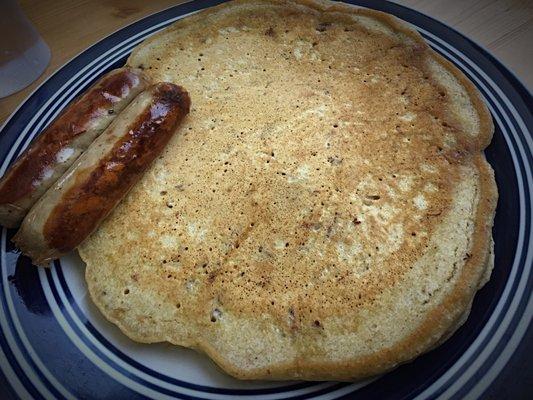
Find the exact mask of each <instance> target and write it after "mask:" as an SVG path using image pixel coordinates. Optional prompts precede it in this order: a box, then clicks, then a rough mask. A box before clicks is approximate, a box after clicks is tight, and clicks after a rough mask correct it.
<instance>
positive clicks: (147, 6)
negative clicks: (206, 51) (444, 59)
mask: <svg viewBox="0 0 533 400" xmlns="http://www.w3.org/2000/svg"><path fill="white" fill-rule="evenodd" d="M0 1H1V0H0ZM182 2H183V1H182V0H152V1H146V0H19V3H20V4H21V6H22V8H23V10H24V12H25V13H26V15H27V16H28V18H29V19H30V20H31V21H32V22H33V24H34V25H35V27H36V28H37V30H38V31H39V32H40V34H41V36H42V37H43V38H44V40H45V41H46V43H47V44H48V46H50V49H51V51H52V59H51V62H50V65H49V66H48V67H47V68H46V70H45V72H44V74H43V75H42V76H41V77H40V78H39V79H38V80H37V81H36V82H34V83H33V84H32V85H30V86H29V87H27V88H26V89H24V90H22V91H20V92H18V93H15V94H13V95H11V96H8V97H6V98H4V99H0V123H2V122H3V121H4V120H5V119H6V118H7V117H8V116H9V115H10V114H11V113H12V112H13V110H14V109H15V108H16V107H17V106H18V105H19V104H20V103H21V102H22V101H23V100H24V99H25V98H26V97H27V96H28V95H29V94H30V93H31V92H32V91H33V90H34V89H35V88H36V87H37V86H38V85H39V84H40V83H41V82H42V81H43V80H44V79H46V78H47V77H48V76H49V75H50V74H52V73H53V72H54V71H56V70H57V69H58V68H59V67H61V65H63V64H64V63H65V62H67V61H68V60H69V59H71V58H72V57H74V56H75V55H76V54H78V53H79V52H81V51H83V50H84V49H85V48H87V47H88V46H90V45H91V44H93V43H95V42H97V41H98V40H100V39H102V38H103V37H105V36H107V35H108V34H110V33H112V32H114V31H115V30H117V29H120V28H122V27H124V26H126V25H128V24H130V23H132V22H134V21H136V20H138V19H140V18H142V17H144V16H145V15H148V14H151V13H154V12H157V11H160V10H163V9H165V8H168V7H170V6H172V5H175V4H179V3H182ZM397 2H398V3H400V4H403V5H406V6H408V7H411V8H414V9H416V10H419V11H421V12H423V13H425V14H427V15H430V16H432V17H434V18H436V19H438V20H441V21H443V22H445V23H447V24H448V25H450V26H452V27H454V28H455V29H457V30H458V31H460V32H462V33H464V34H465V35H466V36H468V37H470V38H472V39H473V40H474V41H476V42H477V43H479V44H480V45H482V46H484V47H485V48H486V49H488V50H489V51H490V52H491V53H492V54H493V55H495V56H496V57H497V58H499V59H500V60H501V61H502V62H503V63H504V64H505V65H506V66H507V67H509V68H510V69H511V70H513V71H514V72H515V73H516V74H517V76H518V77H519V78H520V79H521V80H522V82H523V83H524V84H525V85H526V86H527V87H528V88H529V89H530V90H531V89H532V88H533V73H532V71H533V68H532V66H531V65H532V64H533V1H531V0H397Z"/></svg>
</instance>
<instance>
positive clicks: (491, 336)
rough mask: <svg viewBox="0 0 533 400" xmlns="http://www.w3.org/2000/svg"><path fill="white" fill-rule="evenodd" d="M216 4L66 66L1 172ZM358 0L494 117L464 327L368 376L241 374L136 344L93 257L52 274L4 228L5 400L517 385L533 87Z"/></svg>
mask: <svg viewBox="0 0 533 400" xmlns="http://www.w3.org/2000/svg"><path fill="white" fill-rule="evenodd" d="M218 3H221V1H207V0H202V1H196V2H190V3H186V4H182V5H178V6H176V7H173V8H170V9H167V10H164V11H162V12H160V13H157V14H154V15H151V16H149V17H146V18H144V19H142V20H140V21H138V22H136V23H134V24H132V25H130V26H127V27H126V28H124V29H121V30H120V31H118V32H116V33H114V34H112V35H111V36H109V37H107V38H105V39H104V40H102V41H100V42H99V43H97V44H95V45H94V46H92V47H90V48H89V49H87V50H86V51H84V52H83V53H81V54H80V55H79V56H77V57H76V58H74V59H73V60H72V61H70V62H69V63H68V64H66V65H65V66H64V67H63V68H61V69H60V70H59V71H58V72H56V73H55V74H54V75H53V76H52V77H50V78H49V79H48V80H47V81H46V82H45V83H44V84H42V85H41V86H40V87H39V88H38V89H37V90H36V91H35V92H34V93H33V94H32V95H31V96H30V97H29V98H28V99H27V100H26V101H25V102H24V103H23V104H22V105H21V106H20V107H19V108H18V109H17V111H15V113H14V114H13V115H12V116H11V118H10V119H9V120H8V121H7V122H6V123H5V125H4V126H3V128H2V130H1V132H0V160H1V165H0V174H3V173H4V171H5V170H6V168H7V167H8V165H9V164H10V163H12V162H13V161H14V159H15V157H16V156H17V154H19V153H20V152H21V151H22V150H23V149H24V148H25V147H26V146H27V145H28V143H29V142H30V141H31V139H32V138H33V137H34V136H35V135H36V134H38V133H39V132H40V131H41V130H42V129H43V127H45V126H46V125H47V124H48V123H49V122H50V121H51V120H52V119H53V118H54V117H55V116H56V115H57V114H58V113H59V112H60V111H61V109H62V108H63V107H65V105H66V104H68V102H69V101H70V100H72V99H73V98H74V97H75V96H76V95H78V94H79V93H81V92H82V91H83V90H84V89H86V88H87V87H88V86H90V85H91V84H92V83H93V82H94V81H95V80H96V79H97V78H98V77H99V76H101V75H102V74H104V73H105V72H106V71H108V70H111V69H113V68H117V67H119V66H121V65H123V64H124V62H125V60H126V58H127V56H128V54H129V53H130V52H131V51H132V49H133V48H134V47H135V46H136V45H137V44H139V43H140V42H141V41H143V40H144V39H145V38H147V37H148V36H150V35H152V34H154V33H155V32H157V31H159V30H161V29H163V28H165V27H166V26H167V25H169V24H171V23H172V22H174V21H176V20H178V19H180V18H183V17H184V16H186V15H189V14H191V13H194V12H196V11H198V10H200V9H202V8H205V7H209V6H213V5H216V4H218ZM351 3H353V4H356V5H359V6H365V7H371V8H375V9H378V10H381V11H385V12H388V13H391V14H394V15H396V16H398V17H399V18H401V19H403V20H405V21H407V22H409V23H411V24H412V25H413V26H414V27H415V28H416V29H418V31H419V32H420V33H421V34H422V36H423V37H424V38H425V39H426V41H427V42H428V43H429V44H430V45H431V46H432V47H433V48H434V49H435V50H436V51H437V52H439V53H441V54H442V55H443V56H444V57H446V58H447V59H449V60H450V61H452V62H453V63H454V64H455V65H456V66H457V67H459V68H460V69H461V70H462V71H463V72H464V73H465V74H466V75H467V76H468V77H469V78H470V79H471V80H472V82H474V83H475V85H476V86H477V87H478V89H479V90H480V91H481V93H482V94H483V96H484V98H485V100H486V102H487V104H488V106H489V108H490V111H491V113H492V115H493V118H494V122H495V125H496V131H495V134H494V139H493V141H492V144H491V145H490V147H489V148H488V149H487V150H486V155H487V159H488V161H489V162H490V164H491V165H492V167H493V168H494V171H495V173H496V181H497V183H498V188H499V192H500V198H499V202H498V209H497V213H496V219H495V226H494V232H493V234H494V240H495V244H496V245H495V246H496V247H495V256H496V263H495V268H494V271H493V273H492V278H491V280H490V281H489V283H488V284H487V285H486V286H485V287H484V288H483V289H482V290H481V291H479V293H478V294H477V295H476V297H475V299H474V304H473V306H472V312H471V314H470V317H469V318H468V320H467V322H466V323H465V324H464V325H463V326H462V327H461V328H460V329H459V330H458V331H457V332H456V333H455V334H454V335H453V336H452V337H451V338H450V339H449V340H448V341H446V342H445V343H444V344H443V345H442V346H440V347H438V348H437V349H435V350H433V351H431V352H430V353H428V354H426V355H424V356H422V357H419V358H418V359H416V360H415V361H414V362H412V363H409V364H406V365H404V366H401V367H400V368H398V369H396V370H395V371H393V372H391V373H389V374H386V375H383V376H381V377H379V378H375V379H373V380H370V381H366V382H359V383H339V382H243V381H238V380H235V379H232V378H230V377H229V376H227V375H226V374H224V373H223V372H221V371H220V370H219V369H218V368H217V367H215V366H214V364H213V363H212V362H211V361H209V360H208V359H207V358H206V357H204V356H201V355H199V354H197V353H195V352H194V351H192V350H188V349H184V348H177V347H175V346H171V345H168V344H153V345H143V344H137V343H134V342H132V341H130V340H129V339H128V338H127V337H126V336H124V335H122V334H121V333H120V332H119V331H118V329H117V328H116V327H115V326H113V325H112V324H110V323H109V322H107V321H106V320H105V319H104V318H103V317H102V316H101V315H100V313H99V312H98V311H97V310H96V308H95V306H94V305H93V304H92V302H91V301H90V299H89V297H88V295H87V289H86V285H85V281H84V277H83V275H84V265H83V263H82V262H81V260H80V259H79V257H78V256H77V254H69V255H68V256H66V257H63V258H62V259H61V260H59V261H57V262H55V263H54V265H52V266H51V268H48V269H37V268H35V267H32V266H31V263H30V262H29V261H28V259H27V258H25V257H22V256H20V254H19V253H18V251H17V250H16V249H15V248H14V247H13V245H12V244H11V243H10V239H11V237H12V236H13V234H14V233H15V232H14V231H12V230H6V229H3V230H2V233H1V242H0V248H1V259H0V262H1V266H0V267H1V268H0V369H1V376H0V385H1V386H0V387H1V388H3V389H4V391H5V395H4V396H2V397H3V398H4V397H7V398H23V399H30V398H36V399H40V398H46V399H52V398H57V399H77V398H83V399H88V398H96V397H98V398H108V397H109V398H113V399H126V398H127V399H142V398H157V399H169V398H184V399H196V398H200V399H219V400H224V399H234V398H247V397H253V398H256V399H264V400H267V399H278V398H284V399H293V400H295V399H301V398H313V397H314V398H320V399H332V398H339V397H350V398H351V397H353V396H355V395H356V396H357V398H358V399H387V398H395V399H415V398H416V399H425V398H438V397H442V398H447V399H448V398H457V399H460V398H465V397H466V398H479V397H482V396H483V395H484V394H487V393H488V392H487V391H491V390H496V389H495V386H496V385H497V384H498V385H500V387H501V386H502V385H504V386H505V385H507V384H509V385H510V386H516V385H515V383H516V382H514V381H511V379H512V378H513V376H515V375H516V374H522V376H526V377H527V376H528V374H529V376H531V374H530V372H531V369H529V370H526V371H525V372H524V371H523V369H522V370H518V369H516V365H520V364H519V362H518V364H517V362H515V361H513V360H515V359H516V358H517V355H518V356H520V354H519V353H517V354H515V353H516V350H517V348H519V347H520V346H521V347H520V349H523V348H524V347H523V346H529V347H528V348H529V349H530V348H531V346H530V345H531V340H530V339H531V337H532V335H531V330H530V331H528V328H529V326H530V324H531V320H532V314H533V300H532V285H533V279H532V273H531V270H532V258H533V238H532V200H531V199H532V195H533V178H532V165H533V160H532V153H533V140H532V136H531V131H530V130H531V128H532V127H533V121H532V100H531V95H530V94H529V92H528V91H527V90H526V89H525V88H524V87H523V86H522V85H521V83H520V82H519V81H518V80H517V79H516V77H514V76H513V75H512V74H511V73H510V72H509V71H508V70H506V69H505V68H504V67H503V66H502V65H501V64H500V63H499V62H498V61H497V60H495V59H494V58H493V57H492V56H491V55H490V54H488V53H487V52H486V51H485V50H483V49H482V48H480V47H479V46H477V45H476V44H474V43H472V42H471V41H469V40H468V39H466V38H465V37H463V36H462V35H460V34H459V33H457V32H455V31H454V30H452V29H451V28H449V27H447V26H445V25H443V24H441V23H439V22H437V21H435V20H433V19H431V18H429V17H427V16H425V15H423V14H420V13H417V12H415V11H413V10H410V9H408V8H405V7H402V6H400V5H397V4H393V3H388V2H372V1H363V0H360V1H352V2H351ZM524 337H526V338H529V340H527V341H526V340H524ZM511 357H513V360H512V362H511V363H510V364H508V361H509V359H510V358H511ZM526 357H527V356H526ZM526 360H527V358H526ZM519 361H520V360H519ZM522 363H523V364H524V365H528V364H527V362H524V361H523V360H522ZM506 365H507V368H506V369H505V373H504V374H501V371H502V369H504V367H505V366H506ZM509 365H511V367H512V366H513V365H515V367H512V368H515V369H514V370H510V368H511V367H509ZM524 374H525V375H524ZM502 377H503V378H502ZM506 377H507V378H506ZM502 379H503V383H502ZM498 382H499V383H498ZM500 393H501V392H500Z"/></svg>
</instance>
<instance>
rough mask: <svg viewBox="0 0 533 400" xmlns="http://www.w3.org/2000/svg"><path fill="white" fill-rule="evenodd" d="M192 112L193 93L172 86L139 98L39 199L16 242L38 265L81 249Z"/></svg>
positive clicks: (165, 85) (162, 85) (157, 88)
mask: <svg viewBox="0 0 533 400" xmlns="http://www.w3.org/2000/svg"><path fill="white" fill-rule="evenodd" d="M189 108H190V99H189V95H188V93H187V92H186V91H185V90H184V89H182V88H181V87H179V86H176V85H174V84H172V83H159V84H156V85H154V86H152V87H151V88H149V89H147V90H146V91H144V92H142V93H141V94H140V95H138V96H137V97H136V98H135V100H134V101H133V102H132V103H131V104H130V105H129V106H128V107H127V108H126V109H125V110H124V111H123V112H122V113H121V114H119V115H118V117H117V118H116V119H115V121H113V123H112V124H111V125H110V126H109V127H108V128H107V129H106V130H105V132H104V133H102V134H101V135H100V136H99V137H98V138H96V140H95V141H94V142H93V143H92V144H91V145H90V146H89V148H88V149H87V151H85V152H84V153H83V154H82V155H81V156H80V157H79V158H78V160H76V162H75V163H74V164H73V165H72V166H71V167H70V168H69V170H68V171H67V172H66V173H65V174H64V175H63V176H62V177H61V178H60V179H59V180H58V181H57V182H56V183H55V184H54V185H53V186H52V187H51V188H50V189H49V190H48V191H47V192H46V194H45V195H44V196H43V197H41V199H39V201H38V202H37V203H36V204H35V206H34V207H33V208H32V209H31V210H30V212H29V213H28V215H27V216H26V218H25V219H24V221H23V222H22V226H21V228H20V230H19V231H18V232H17V234H16V235H15V237H14V238H13V241H14V242H15V244H16V245H17V246H18V247H19V248H20V249H21V251H22V252H23V253H24V254H26V255H28V256H29V257H31V259H32V261H33V263H34V264H36V265H45V264H46V263H48V262H49V261H50V260H53V259H55V258H58V257H59V256H61V255H62V254H64V253H66V252H69V251H71V250H73V249H74V248H76V247H77V246H78V245H79V244H80V243H81V242H82V241H83V240H84V239H85V238H86V237H87V236H89V235H90V234H91V233H92V232H93V231H94V230H95V229H96V228H97V227H98V225H99V224H100V223H101V221H102V220H103V219H104V218H105V217H106V216H107V215H108V214H109V213H110V212H111V210H112V209H113V208H114V207H115V206H116V205H117V204H118V202H119V201H120V200H121V199H122V198H123V197H124V196H125V195H126V193H127V192H128V191H129V190H130V188H131V187H132V186H133V185H134V184H135V182H137V181H138V180H139V178H140V177H141V175H142V173H143V172H144V171H145V170H146V168H147V167H148V166H149V165H150V164H151V162H152V161H153V160H154V159H155V158H156V157H157V156H158V155H159V154H160V153H161V151H162V150H163V148H164V147H165V145H166V144H167V142H168V141H169V140H170V138H171V137H172V135H173V134H174V132H175V131H176V128H177V126H178V124H179V123H180V122H181V121H182V120H183V118H184V117H185V115H187V114H188V112H189Z"/></svg>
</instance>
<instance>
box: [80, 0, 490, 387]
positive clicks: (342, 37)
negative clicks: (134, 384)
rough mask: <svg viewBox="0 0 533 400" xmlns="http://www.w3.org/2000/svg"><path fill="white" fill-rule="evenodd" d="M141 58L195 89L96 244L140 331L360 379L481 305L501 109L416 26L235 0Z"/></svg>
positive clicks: (263, 363)
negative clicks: (491, 149) (490, 157)
mask: <svg viewBox="0 0 533 400" xmlns="http://www.w3.org/2000/svg"><path fill="white" fill-rule="evenodd" d="M127 64H128V65H129V66H131V67H135V68H142V69H144V71H145V72H146V73H147V74H149V75H150V76H151V77H152V78H153V79H154V80H161V81H170V82H174V83H177V84H180V85H183V86H184V87H186V88H187V90H188V91H189V93H190V95H191V99H192V104H193V105H192V109H191V113H190V114H189V116H188V117H187V119H186V120H185V121H184V123H183V125H182V127H181V128H180V131H179V133H178V134H177V135H175V137H174V139H173V140H172V141H171V142H170V144H169V145H168V147H167V148H166V150H165V151H164V154H163V155H162V156H161V157H160V158H159V159H158V160H157V161H156V162H155V163H154V165H153V166H152V167H151V169H150V170H149V171H148V172H147V173H146V174H145V176H144V177H143V178H142V179H141V181H140V182H139V183H138V184H137V185H136V186H135V187H134V188H133V189H132V191H131V192H130V193H129V195H128V196H127V197H126V199H125V200H124V201H123V202H122V203H121V204H120V205H119V206H118V207H117V208H116V210H115V211H114V212H113V213H112V215H111V216H110V217H109V218H108V219H107V220H106V221H105V222H104V223H103V225H102V226H101V228H99V230H98V231H97V232H96V233H94V234H93V235H92V236H91V237H90V238H89V239H88V240H87V241H86V242H85V243H84V244H83V245H82V246H81V248H80V249H79V251H80V255H81V257H82V259H83V260H84V261H85V263H86V264H87V269H86V279H87V283H88V287H89V291H90V295H91V297H92V299H93V300H94V302H95V304H96V305H97V306H98V308H99V309H100V311H101V312H102V314H103V315H104V316H105V317H106V318H107V319H109V320H110V321H112V322H113V323H115V324H116V325H118V326H119V327H120V329H121V330H122V331H123V332H124V333H125V334H126V335H127V336H129V337H130V338H131V339H133V340H135V341H138V342H145V343H153V342H161V341H166V342H170V343H173V344H176V345H180V346H187V347H191V348H195V349H197V350H199V351H201V352H205V353H207V355H209V357H211V358H212V359H213V360H214V361H215V362H216V363H217V364H218V365H219V366H220V367H221V368H222V369H224V370H225V371H226V372H227V373H229V374H231V375H233V376H235V377H238V378H242V379H308V380H311V379H312V380H326V379H327V380H332V379H335V380H356V379H361V378H364V377H368V376H372V375H375V374H379V373H383V372H385V371H388V370H390V369H392V368H395V367H396V366H398V365H399V364H401V363H405V362H407V361H409V360H412V359H413V358H415V357H417V356H418V355H420V354H422V353H424V352H426V351H428V350H429V349H431V348H433V347H435V346H437V345H438V344H440V343H441V342H442V341H444V340H445V339H446V338H447V337H449V336H450V335H451V334H452V333H453V332H454V331H455V330H456V329H457V328H458V327H459V326H460V325H461V324H462V323H463V322H464V321H465V319H466V317H467V315H468V313H469V310H470V306H471V303H472V300H473V297H474V294H475V293H476V291H477V290H478V289H479V288H480V287H481V286H482V285H483V284H484V283H485V282H486V281H487V279H488V277H489V276H490V272H491V269H492V265H493V256H492V239H491V227H492V223H493V217H494V212H495V204H496V199H497V192H496V185H495V181H494V177H493V172H492V170H491V168H490V166H489V165H488V163H487V162H486V160H485V157H484V154H483V150H484V148H485V147H486V146H487V145H488V144H489V143H490V141H491V137H492V132H493V125H492V120H491V117H490V114H489V112H488V111H487V108H486V107H485V105H484V104H483V102H482V100H481V96H480V94H479V93H478V92H477V90H476V89H475V87H474V86H473V85H472V83H470V82H469V81H468V80H467V79H466V78H465V77H464V76H463V75H462V74H461V73H460V72H459V71H458V70H457V69H456V68H455V67H454V66H453V65H451V64H450V63H449V62H447V61H446V60H444V59H443V58H442V57H440V56H439V55H437V54H436V53H435V52H433V51H432V50H431V49H430V48H429V47H428V46H427V44H425V42H424V41H423V40H422V38H421V37H420V36H419V34H418V33H417V32H415V31H414V30H412V29H411V28H409V27H408V26H407V25H406V24H405V23H403V22H401V21H399V20H397V19H395V18H394V17H392V16H390V15H386V14H382V13H379V12H375V11H370V10H367V9H359V8H355V7H352V6H348V5H345V4H342V3H333V2H324V1H320V2H318V1H309V0H299V1H294V2H292V1H291V2H285V1H253V0H249V1H235V2H230V3H225V4H223V5H220V6H217V7H214V8H211V9H208V10H205V11H202V12H200V13H198V14H195V15H193V16H189V17H187V18H184V19H182V20H180V21H178V22H176V23H175V24H173V25H172V26H170V27H169V28H167V29H165V30H164V31H162V32H160V33H158V34H156V35H154V36H152V37H151V38H149V39H148V40H146V41H145V42H143V43H142V44H140V45H139V46H138V47H137V48H136V49H135V51H134V52H133V53H132V55H131V56H130V58H129V60H128V62H127Z"/></svg>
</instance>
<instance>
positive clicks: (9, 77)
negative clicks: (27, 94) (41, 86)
mask: <svg viewBox="0 0 533 400" xmlns="http://www.w3.org/2000/svg"><path fill="white" fill-rule="evenodd" d="M49 62H50V49H49V48H48V46H47V45H46V43H45V42H44V41H43V39H42V38H41V37H40V36H39V33H38V32H37V30H36V29H35V28H34V27H33V25H32V24H31V22H30V21H29V20H28V19H27V18H26V16H25V15H24V13H23V12H22V10H21V9H20V7H19V5H18V4H17V2H16V0H0V98H2V97H6V96H9V95H10V94H12V93H15V92H18V91H19V90H21V89H24V88H25V87H26V86H28V85H29V84H30V83H32V82H33V81H35V80H36V79H37V78H38V77H39V76H40V75H41V74H42V73H43V71H44V70H45V68H46V66H47V65H48V63H49Z"/></svg>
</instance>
